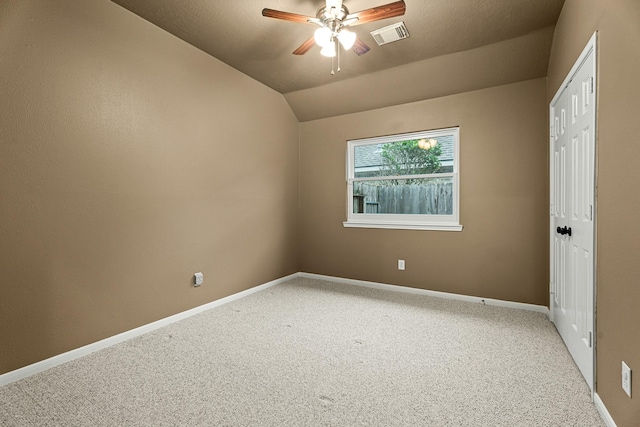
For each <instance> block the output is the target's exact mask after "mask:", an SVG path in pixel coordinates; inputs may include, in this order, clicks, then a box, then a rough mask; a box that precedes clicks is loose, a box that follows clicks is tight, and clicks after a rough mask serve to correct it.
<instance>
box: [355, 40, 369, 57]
mask: <svg viewBox="0 0 640 427" xmlns="http://www.w3.org/2000/svg"><path fill="white" fill-rule="evenodd" d="M351 49H352V50H353V51H354V52H355V53H356V55H358V56H362V55H364V54H365V53H367V52H369V51H370V50H371V48H370V47H369V46H367V44H366V43H365V42H363V41H362V40H360V37H358V38H357V39H356V42H355V43H354V44H353V47H352V48H351Z"/></svg>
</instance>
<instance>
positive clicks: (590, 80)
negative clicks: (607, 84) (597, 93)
mask: <svg viewBox="0 0 640 427" xmlns="http://www.w3.org/2000/svg"><path fill="white" fill-rule="evenodd" d="M593 89H594V87H593V77H589V93H593Z"/></svg>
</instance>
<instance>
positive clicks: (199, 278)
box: [193, 273, 204, 286]
mask: <svg viewBox="0 0 640 427" xmlns="http://www.w3.org/2000/svg"><path fill="white" fill-rule="evenodd" d="M193 276H194V278H195V281H194V282H193V286H200V285H202V282H204V274H202V273H196V274H194V275H193Z"/></svg>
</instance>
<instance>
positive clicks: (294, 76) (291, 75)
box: [112, 0, 564, 118]
mask: <svg viewBox="0 0 640 427" xmlns="http://www.w3.org/2000/svg"><path fill="white" fill-rule="evenodd" d="M112 1H114V2H115V3H117V4H119V5H121V6H123V7H125V8H126V9H128V10H130V11H131V12H133V13H135V14H137V15H139V16H141V17H142V18H144V19H146V20H147V21H149V22H151V23H153V24H155V25H157V26H158V27H160V28H163V29H164V30H166V31H168V32H169V33H172V34H173V35H175V36H177V37H179V38H181V39H182V40H184V41H186V42H187V43H190V44H192V45H193V46H195V47H197V48H199V49H201V50H203V51H204V52H207V53H209V54H210V55H212V56H214V57H215V58H218V59H219V60H221V61H223V62H225V63H226V64H229V65H230V66H232V67H234V68H236V69H237V70H239V71H242V72H243V73H245V74H247V75H249V76H251V77H253V78H254V79H256V80H258V81H260V82H262V83H264V84H265V85H267V86H269V87H271V88H273V89H275V90H276V91H278V92H280V93H282V94H289V93H292V92H296V93H298V94H300V93H303V94H309V93H308V90H309V89H310V88H316V87H318V86H323V85H328V84H333V86H334V87H338V86H339V85H338V86H336V83H338V82H342V81H344V80H346V79H350V78H355V77H359V76H363V75H366V74H371V73H373V75H381V76H383V75H384V74H380V73H381V72H383V71H384V70H389V69H394V68H395V69H402V67H403V66H405V67H406V66H409V64H413V63H418V64H428V63H429V62H428V61H429V60H435V58H438V57H443V56H444V57H447V55H450V54H454V53H457V52H463V51H471V50H477V49H478V48H483V47H485V46H488V45H493V44H498V45H500V46H505V49H504V51H502V53H501V54H500V55H501V57H502V58H504V57H505V55H507V57H508V55H510V54H511V53H513V51H512V50H510V49H508V48H506V47H507V46H510V45H509V44H508V42H507V41H509V40H510V39H516V38H520V39H523V38H528V40H529V41H528V42H527V43H520V44H516V45H517V48H518V49H522V46H526V48H527V49H530V50H531V51H532V52H534V53H535V58H534V59H533V60H529V62H531V61H534V60H535V61H536V62H535V64H532V66H533V67H537V68H536V69H539V68H541V67H544V71H543V74H542V75H546V74H544V73H546V64H547V61H548V55H549V48H550V36H546V37H541V36H540V34H541V32H544V31H546V33H545V34H552V32H553V31H552V28H553V26H554V25H555V23H556V21H557V19H558V16H559V14H560V10H561V9H562V6H563V3H564V0H405V1H406V5H407V11H406V14H405V15H404V16H402V17H397V18H389V19H385V20H382V21H377V22H372V23H369V24H363V25H360V26H357V27H354V30H355V31H356V32H357V34H358V37H360V38H361V39H362V40H363V41H364V42H365V43H366V44H368V45H369V46H370V47H371V51H370V52H368V53H367V54H365V55H363V56H357V55H356V54H355V53H353V52H351V51H349V52H346V53H345V54H343V55H342V64H341V65H342V71H341V72H340V73H337V74H336V75H335V76H332V75H331V74H330V71H331V60H330V59H328V58H325V57H323V56H321V55H320V48H319V47H317V46H314V47H313V48H312V49H311V50H310V51H309V52H308V53H307V54H306V55H304V56H296V55H292V54H291V52H293V50H294V49H295V48H296V47H298V46H299V45H300V44H301V43H302V42H304V41H305V40H307V39H308V38H309V37H311V36H312V35H313V31H314V30H315V28H316V27H315V26H313V25H310V24H299V23H292V22H286V21H282V20H277V19H271V18H265V17H263V16H262V14H261V11H262V9H263V8H265V7H267V8H271V9H277V10H283V11H288V12H293V13H298V14H302V15H309V16H314V15H315V13H316V10H317V9H318V7H319V6H322V5H323V4H324V2H323V0H313V1H312V0H240V1H239V0H188V1H179V0H112ZM390 2H391V0H344V4H345V5H346V6H347V7H348V8H349V10H350V11H351V12H357V11H360V10H363V9H368V8H370V7H374V6H380V5H381V4H385V3H390ZM399 21H404V22H405V24H406V26H407V28H408V30H409V33H410V37H409V38H408V39H405V40H400V41H397V42H394V43H390V44H387V45H384V46H378V45H377V44H376V43H375V41H374V40H373V38H372V37H371V35H370V34H369V32H370V31H372V30H375V29H378V28H381V27H383V26H386V25H390V24H393V23H396V22H399ZM543 30H544V31H543ZM501 42H502V44H500V43H501ZM518 55H520V57H521V56H522V53H519V54H518ZM518 55H516V56H518ZM476 56H477V55H476ZM520 57H518V60H519V61H520V60H521V59H522V58H520ZM502 62H503V63H506V64H508V63H509V61H508V60H503V61H502ZM525 62H526V61H525ZM456 65H457V66H465V67H474V66H475V65H474V63H473V62H469V61H466V62H465V61H458V63H456ZM503 65H504V64H503ZM425 66H426V65H425ZM398 67H399V68H398ZM514 67H515V69H516V70H517V69H520V68H524V70H523V71H524V74H523V75H522V76H521V77H516V76H514V75H513V74H514V72H515V71H514V72H507V71H503V73H505V74H509V76H510V77H509V79H507V80H505V81H504V82H502V83H503V84H504V83H506V82H510V80H514V81H518V79H520V80H524V79H525V78H534V77H540V75H539V74H540V72H536V73H531V69H530V67H529V66H527V67H522V66H521V65H520V66H518V64H515V65H514ZM396 74H400V75H401V74H402V73H396ZM444 74H446V73H444ZM533 74H537V75H533ZM489 80H491V79H489ZM493 80H496V79H493ZM496 83H498V84H500V83H501V82H499V81H497V82H496ZM492 84H495V83H492ZM467 89H468V88H467ZM288 100H289V101H290V99H289V98H288ZM290 102H291V101H290ZM295 110H296V109H295V107H294V111H295ZM296 114H298V112H296ZM322 115H323V114H319V115H318V114H315V115H313V114H311V115H309V116H308V118H314V117H320V116H322ZM326 115H327V114H324V116H326ZM298 116H299V114H298ZM299 117H300V116H299Z"/></svg>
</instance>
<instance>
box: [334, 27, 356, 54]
mask: <svg viewBox="0 0 640 427" xmlns="http://www.w3.org/2000/svg"><path fill="white" fill-rule="evenodd" d="M338 40H340V44H341V45H342V47H344V48H345V49H346V50H349V49H351V48H352V47H353V45H354V44H355V42H356V33H354V32H351V31H349V30H346V29H344V30H342V31H340V33H339V34H338Z"/></svg>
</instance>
